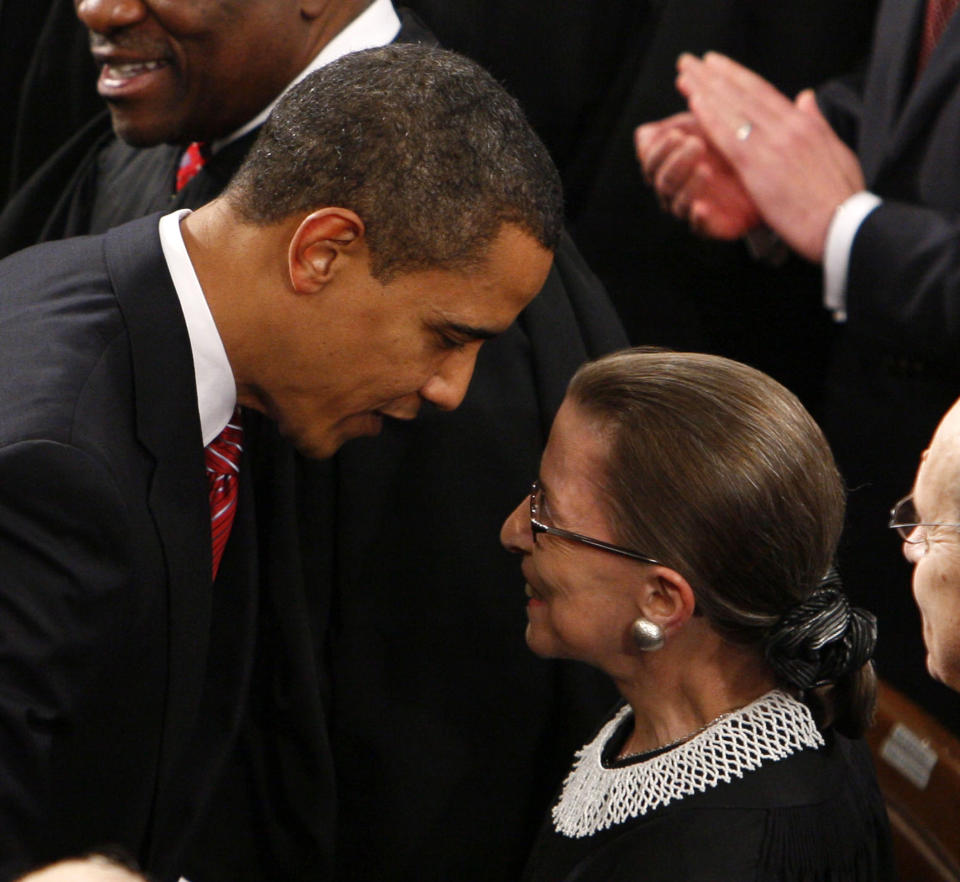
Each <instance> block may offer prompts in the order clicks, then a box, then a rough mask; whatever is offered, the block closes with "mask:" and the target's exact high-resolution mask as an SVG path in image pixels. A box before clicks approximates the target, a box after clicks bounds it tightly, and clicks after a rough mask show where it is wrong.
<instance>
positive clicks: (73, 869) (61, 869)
mask: <svg viewBox="0 0 960 882" xmlns="http://www.w3.org/2000/svg"><path fill="white" fill-rule="evenodd" d="M19 882H146V880H145V879H144V877H143V876H141V875H140V874H139V873H135V872H133V871H132V870H128V869H127V868H126V867H124V866H122V865H121V864H118V863H116V862H115V861H113V860H111V859H110V858H107V857H102V856H100V855H94V856H92V857H88V858H77V859H76V860H69V861H60V862H59V863H56V864H51V865H50V866H48V867H43V868H42V869H40V870H35V871H34V872H32V873H29V874H28V875H26V876H23V877H21V879H20V880H19Z"/></svg>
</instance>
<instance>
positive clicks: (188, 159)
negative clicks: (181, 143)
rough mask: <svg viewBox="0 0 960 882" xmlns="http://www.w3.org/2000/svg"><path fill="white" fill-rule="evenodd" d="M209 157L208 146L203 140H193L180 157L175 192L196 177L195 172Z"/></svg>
mask: <svg viewBox="0 0 960 882" xmlns="http://www.w3.org/2000/svg"><path fill="white" fill-rule="evenodd" d="M209 158H210V147H209V145H208V144H206V143H205V142H203V141H194V142H193V143H192V144H191V145H190V146H189V147H187V149H186V150H185V151H184V154H183V156H182V157H180V167H179V168H178V169H177V192H178V193H179V192H180V191H181V190H182V189H183V188H184V187H186V186H187V184H189V183H190V181H191V180H193V178H194V177H196V174H197V172H198V171H200V169H202V168H203V166H204V165H205V164H206V162H207V160H208V159H209Z"/></svg>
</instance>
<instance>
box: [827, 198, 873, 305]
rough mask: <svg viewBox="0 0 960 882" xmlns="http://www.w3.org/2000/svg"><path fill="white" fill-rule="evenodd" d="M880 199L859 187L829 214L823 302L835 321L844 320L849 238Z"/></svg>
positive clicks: (848, 267)
mask: <svg viewBox="0 0 960 882" xmlns="http://www.w3.org/2000/svg"><path fill="white" fill-rule="evenodd" d="M881 201H882V200H881V199H880V197H879V196H876V195H874V194H873V193H868V192H867V191H866V190H863V191H861V192H860V193H854V194H853V195H852V196H851V197H850V198H849V199H846V200H845V201H843V202H841V203H840V205H838V206H837V210H836V211H835V212H834V213H833V219H832V220H831V221H830V226H829V228H828V229H827V242H826V247H825V248H824V251H823V305H824V306H825V307H826V308H827V309H829V310H830V311H831V312H832V313H833V318H834V320H835V321H838V322H845V321H846V320H847V273H848V272H849V269H850V252H851V251H852V250H853V240H854V239H855V238H856V235H857V231H858V230H859V229H860V225H861V224H862V223H863V222H864V221H865V220H866V218H867V215H868V214H870V212H871V211H873V210H874V209H875V208H876V207H877V206H878V205H879V204H880V203H881Z"/></svg>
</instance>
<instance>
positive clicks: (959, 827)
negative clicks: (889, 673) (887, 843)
mask: <svg viewBox="0 0 960 882" xmlns="http://www.w3.org/2000/svg"><path fill="white" fill-rule="evenodd" d="M957 701H960V695H958V696H957ZM867 740H868V741H869V743H870V748H871V750H872V752H873V757H874V762H875V764H876V767H877V777H878V779H879V781H880V789H881V790H882V791H883V795H884V798H885V799H886V802H887V809H888V812H889V815H890V826H891V828H892V830H893V835H894V852H895V856H896V860H897V870H898V872H899V874H900V878H901V879H903V880H909V882H928V880H929V882H960V743H958V741H957V739H956V738H954V737H953V735H951V734H950V733H949V732H948V731H947V730H946V729H944V728H943V727H942V726H940V725H939V724H938V723H937V722H936V721H935V720H934V719H933V718H932V717H931V716H929V715H928V714H927V713H926V712H925V711H922V710H921V709H920V708H919V707H917V706H916V705H915V704H913V702H911V701H910V700H909V699H908V698H906V697H905V696H903V695H901V694H900V693H899V692H897V691H896V690H895V689H893V688H892V687H890V686H889V685H887V684H885V683H880V684H879V691H878V696H877V713H876V719H875V721H874V724H873V726H872V727H871V728H870V730H869V732H868V733H867Z"/></svg>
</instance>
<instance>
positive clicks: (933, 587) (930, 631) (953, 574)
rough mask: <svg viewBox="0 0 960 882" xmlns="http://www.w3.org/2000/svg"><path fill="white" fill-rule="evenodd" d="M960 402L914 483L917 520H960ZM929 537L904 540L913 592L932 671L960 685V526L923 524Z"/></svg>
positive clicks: (959, 687)
mask: <svg viewBox="0 0 960 882" xmlns="http://www.w3.org/2000/svg"><path fill="white" fill-rule="evenodd" d="M958 482H960V407H958V406H957V405H954V407H953V408H952V409H951V410H950V411H948V413H947V415H946V416H945V417H944V419H943V420H942V421H941V423H940V426H939V427H938V428H937V431H936V433H935V434H934V437H933V441H932V443H931V445H930V448H929V449H928V450H927V451H925V452H924V454H923V456H922V457H921V462H920V468H919V470H918V472H917V479H916V482H915V484H914V492H913V498H914V505H915V507H916V510H917V515H918V520H919V521H922V522H925V523H938V522H941V523H944V524H953V523H958V522H960V505H958V502H957V493H958ZM924 532H925V536H926V540H925V541H924V542H904V543H903V554H904V557H906V559H907V560H908V561H909V562H910V563H911V564H913V595H914V599H915V600H916V603H917V606H918V607H919V609H920V615H921V619H922V623H923V640H924V645H925V646H926V649H927V670H928V671H929V673H930V675H931V676H932V677H933V678H934V679H936V680H940V681H941V682H943V683H945V684H946V685H947V686H950V687H951V688H952V689H955V690H960V531H958V529H957V528H956V527H952V526H938V527H926V528H924Z"/></svg>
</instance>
